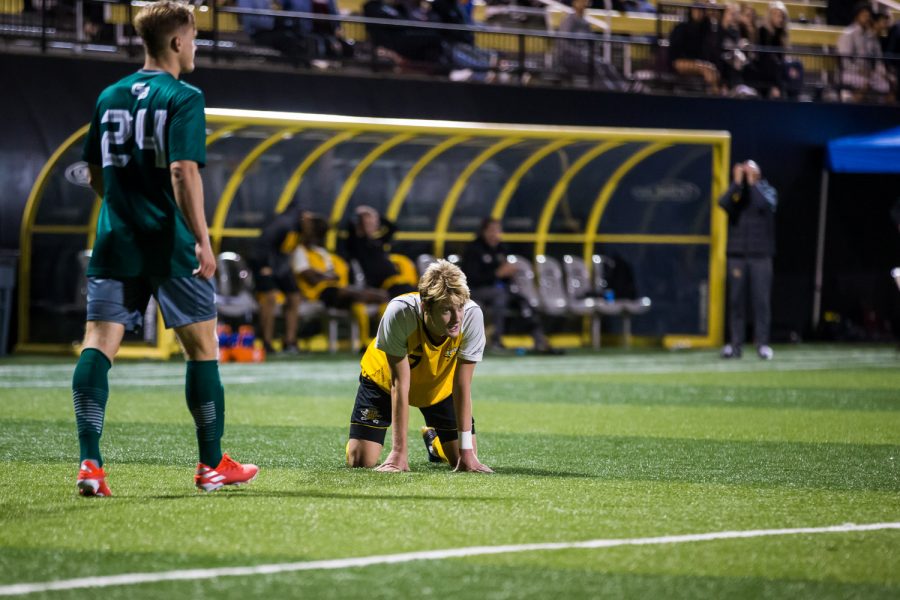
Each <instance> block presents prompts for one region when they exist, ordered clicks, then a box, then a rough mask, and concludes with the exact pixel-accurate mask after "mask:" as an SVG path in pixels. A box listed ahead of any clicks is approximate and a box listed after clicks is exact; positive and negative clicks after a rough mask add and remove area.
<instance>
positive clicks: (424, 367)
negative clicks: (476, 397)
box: [347, 260, 493, 473]
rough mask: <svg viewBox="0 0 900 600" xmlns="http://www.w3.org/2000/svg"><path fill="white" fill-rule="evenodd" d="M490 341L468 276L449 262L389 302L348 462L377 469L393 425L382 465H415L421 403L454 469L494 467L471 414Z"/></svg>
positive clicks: (365, 378)
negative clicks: (414, 416)
mask: <svg viewBox="0 0 900 600" xmlns="http://www.w3.org/2000/svg"><path fill="white" fill-rule="evenodd" d="M484 344H485V337H484V317H483V315H482V312H481V308H479V306H478V305H477V304H476V303H475V302H473V301H472V300H471V299H470V298H469V288H468V286H467V285H466V276H465V275H464V274H463V272H462V271H461V270H460V269H459V267H457V266H455V265H453V264H451V263H449V262H447V261H445V260H439V261H437V262H436V263H433V264H432V265H431V266H429V267H428V269H427V270H426V271H425V273H424V274H423V275H422V277H421V279H420V280H419V291H418V292H411V293H409V294H402V295H400V296H397V297H396V298H394V299H393V300H391V301H390V302H389V303H388V307H387V310H386V311H385V313H384V315H383V316H382V318H381V322H380V323H379V324H378V335H377V337H376V338H375V340H373V341H372V343H371V344H369V347H368V348H367V349H366V353H365V354H364V355H363V358H362V361H361V362H360V366H361V374H360V377H359V388H358V391H357V393H356V403H355V405H354V407H353V413H352V414H351V417H350V441H349V442H348V444H347V465H348V466H350V467H366V468H372V467H375V466H376V465H377V464H378V460H379V458H380V457H381V452H382V450H383V449H384V438H385V435H386V433H387V429H388V428H389V427H390V426H391V425H392V424H393V426H394V429H393V432H392V437H391V440H392V448H391V452H390V454H389V455H388V457H387V459H386V460H385V461H384V462H383V463H382V464H381V465H380V466H378V468H377V470H378V471H386V472H396V471H409V462H408V458H407V455H408V451H407V450H408V447H407V429H408V424H409V407H410V406H415V407H416V408H418V409H419V410H420V411H421V412H422V415H423V416H424V417H425V424H426V425H427V426H428V427H432V428H434V430H435V432H436V433H437V436H438V440H439V441H440V447H441V448H442V453H443V455H444V457H445V458H446V459H447V461H448V462H449V463H450V465H453V466H455V470H457V471H477V472H482V473H492V472H493V471H491V469H490V468H489V467H487V466H485V465H483V464H482V463H481V462H479V460H478V457H477V455H476V447H475V420H474V419H473V418H472V394H471V388H472V376H473V375H474V373H475V365H476V364H477V363H478V362H480V361H481V359H482V356H483V354H484Z"/></svg>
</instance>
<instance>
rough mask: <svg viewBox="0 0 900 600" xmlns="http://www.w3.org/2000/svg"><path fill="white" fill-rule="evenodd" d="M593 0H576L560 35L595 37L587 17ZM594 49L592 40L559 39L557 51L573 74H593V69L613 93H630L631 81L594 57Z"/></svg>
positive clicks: (564, 66) (568, 71) (603, 84)
mask: <svg viewBox="0 0 900 600" xmlns="http://www.w3.org/2000/svg"><path fill="white" fill-rule="evenodd" d="M589 4H590V0H572V10H573V12H571V13H569V14H568V15H566V17H565V18H564V19H563V20H562V23H560V25H559V32H560V33H564V34H576V35H592V34H593V29H592V28H591V24H590V23H588V21H587V19H586V18H585V11H586V9H587V7H588V5H589ZM593 49H594V46H593V45H592V44H591V43H590V42H589V41H588V40H559V41H557V50H558V53H559V61H560V66H561V67H562V68H563V70H565V72H566V73H567V74H569V75H581V76H585V75H589V74H590V70H591V66H592V65H593V68H594V72H595V74H596V75H597V80H598V81H599V82H600V84H601V85H602V86H603V87H604V88H606V89H610V90H626V89H628V87H629V86H628V84H627V82H626V81H625V80H624V79H623V78H622V76H621V75H620V74H619V72H618V71H616V69H615V67H613V66H612V65H610V64H609V63H607V62H605V61H603V60H602V59H601V58H600V57H599V56H597V55H596V53H595V54H594V55H593V56H591V52H592V50H593Z"/></svg>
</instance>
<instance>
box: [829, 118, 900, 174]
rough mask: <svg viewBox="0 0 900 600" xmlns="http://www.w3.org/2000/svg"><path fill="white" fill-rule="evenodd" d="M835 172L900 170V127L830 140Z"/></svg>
mask: <svg viewBox="0 0 900 600" xmlns="http://www.w3.org/2000/svg"><path fill="white" fill-rule="evenodd" d="M828 169H829V170H830V171H831V172H832V173H900V127H896V128H894V129H888V130H887V131H882V132H880V133H874V134H871V135H859V136H851V137H843V138H838V139H836V140H831V141H830V142H828Z"/></svg>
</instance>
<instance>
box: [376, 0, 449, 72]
mask: <svg viewBox="0 0 900 600" xmlns="http://www.w3.org/2000/svg"><path fill="white" fill-rule="evenodd" d="M363 15H364V16H366V17H369V18H373V19H385V20H393V21H425V20H427V17H426V16H425V13H424V12H422V11H420V10H417V9H415V8H410V7H408V6H406V5H405V4H404V3H403V2H402V1H398V2H396V3H393V2H392V1H391V0H368V1H367V2H366V3H365V4H364V5H363ZM366 31H367V32H368V34H369V36H370V37H371V40H372V45H373V46H374V47H375V49H376V51H378V50H379V49H380V50H381V51H382V52H383V51H385V50H386V51H387V53H388V54H390V53H396V58H395V59H394V60H395V61H416V62H423V63H431V64H433V65H435V66H436V67H437V68H443V67H446V66H447V64H446V55H445V50H444V43H443V40H442V39H441V35H440V32H438V31H435V30H433V29H425V28H419V27H409V26H404V25H366Z"/></svg>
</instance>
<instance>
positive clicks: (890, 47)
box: [875, 11, 900, 83]
mask: <svg viewBox="0 0 900 600" xmlns="http://www.w3.org/2000/svg"><path fill="white" fill-rule="evenodd" d="M875 35H876V36H877V37H878V42H879V45H880V46H881V53H882V54H883V55H900V23H894V24H893V25H891V13H889V12H887V11H880V12H878V13H877V14H876V15H875ZM898 62H900V60H898V59H893V60H888V59H887V58H886V59H885V66H886V67H887V71H888V77H890V78H891V79H892V80H893V81H894V82H895V83H896V81H897V74H898V73H897V71H898V66H900V65H898Z"/></svg>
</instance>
